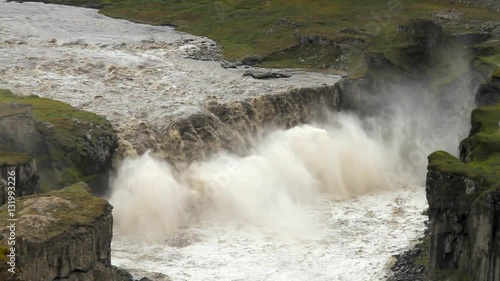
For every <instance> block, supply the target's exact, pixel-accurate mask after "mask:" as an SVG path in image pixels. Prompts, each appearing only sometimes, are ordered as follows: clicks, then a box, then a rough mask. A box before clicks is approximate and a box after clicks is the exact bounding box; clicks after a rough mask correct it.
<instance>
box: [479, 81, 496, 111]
mask: <svg viewBox="0 0 500 281" xmlns="http://www.w3.org/2000/svg"><path fill="white" fill-rule="evenodd" d="M499 102H500V77H491V78H490V79H488V80H487V81H486V82H484V83H483V84H481V85H480V86H479V89H478V90H477V93H476V104H477V105H479V106H487V105H495V104H497V103H499Z"/></svg>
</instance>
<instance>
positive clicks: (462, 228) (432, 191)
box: [426, 105, 500, 281]
mask: <svg viewBox="0 0 500 281" xmlns="http://www.w3.org/2000/svg"><path fill="white" fill-rule="evenodd" d="M499 123H500V105H496V106H490V107H482V108H478V109H476V110H474V112H473V113H472V129H471V134H470V136H469V137H468V138H467V139H465V140H464V141H462V143H461V145H460V151H461V157H460V158H461V159H457V158H455V157H453V156H451V155H449V154H447V153H445V152H442V151H441V152H436V153H434V154H432V155H430V156H429V166H428V174H427V189H426V190H427V200H428V202H429V211H428V215H429V221H430V223H429V253H428V254H429V266H430V268H429V270H428V275H429V279H430V280H447V278H449V276H450V274H454V276H456V277H455V279H452V280H473V281H483V280H484V281H498V280H500V173H499V171H500V158H499V155H500V154H499V153H500V128H499ZM457 272H458V273H457ZM457 274H458V275H457ZM460 278H462V279H460Z"/></svg>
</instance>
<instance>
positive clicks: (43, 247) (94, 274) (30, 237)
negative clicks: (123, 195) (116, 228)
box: [0, 183, 131, 281]
mask: <svg viewBox="0 0 500 281" xmlns="http://www.w3.org/2000/svg"><path fill="white" fill-rule="evenodd" d="M111 210H112V207H111V205H109V203H108V202H107V201H106V200H104V199H100V198H97V197H94V196H92V195H91V194H90V193H89V192H88V187H87V186H86V185H85V184H83V183H80V184H75V185H72V186H70V187H66V188H64V189H61V190H58V191H53V192H49V193H44V194H40V195H34V196H26V197H21V198H18V199H17V203H16V218H17V222H16V225H15V234H16V236H15V247H16V250H15V253H16V254H15V255H16V260H15V268H16V272H17V273H16V274H15V275H13V274H11V273H9V272H8V271H7V269H8V268H6V267H7V266H10V265H7V263H5V262H2V263H1V265H0V267H2V270H1V273H0V274H1V275H0V279H1V280H26V281H48V280H49V281H52V280H59V281H62V280H80V281H82V280H102V281H104V280H106V281H121V280H131V278H130V277H129V278H128V279H127V277H123V276H120V274H118V273H117V271H116V269H114V268H113V267H112V266H111V249H110V245H111V238H112V228H113V217H112V215H111ZM0 217H1V218H2V219H1V222H0V226H1V227H0V234H1V235H0V241H1V243H0V244H1V245H7V243H6V240H7V237H9V235H10V233H9V229H8V228H7V225H8V222H7V208H6V207H2V208H1V209H0ZM2 247H3V248H2V252H3V253H2V254H0V260H6V255H9V254H10V250H6V249H5V247H4V246H2ZM4 269H5V270H4Z"/></svg>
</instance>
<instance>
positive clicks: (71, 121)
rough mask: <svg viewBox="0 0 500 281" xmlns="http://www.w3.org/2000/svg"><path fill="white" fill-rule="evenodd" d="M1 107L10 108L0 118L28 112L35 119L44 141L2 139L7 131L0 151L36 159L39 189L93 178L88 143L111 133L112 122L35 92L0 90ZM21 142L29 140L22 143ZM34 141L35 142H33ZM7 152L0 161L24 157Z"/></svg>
mask: <svg viewBox="0 0 500 281" xmlns="http://www.w3.org/2000/svg"><path fill="white" fill-rule="evenodd" d="M2 108H11V109H12V110H11V111H10V113H9V114H8V115H7V114H3V115H2V116H0V118H2V117H6V116H10V115H12V114H28V115H30V116H32V118H33V119H34V120H35V121H37V122H36V125H35V128H34V130H36V131H37V133H38V134H40V135H41V136H42V138H43V139H44V141H42V142H40V141H37V140H24V139H23V140H20V139H17V140H15V141H9V140H8V139H5V137H6V136H7V137H8V135H9V132H7V134H5V136H4V139H3V141H4V142H3V143H2V141H1V140H2V136H0V151H6V152H9V151H10V152H22V153H30V154H32V155H33V156H34V157H35V158H36V160H37V163H38V168H39V173H40V176H41V185H42V189H43V190H45V191H47V190H50V189H54V188H57V187H60V186H62V185H67V184H71V183H74V182H77V181H88V180H90V179H92V178H93V177H94V176H95V175H94V173H95V172H96V171H91V169H89V167H88V166H89V165H87V162H88V161H89V159H91V153H92V152H91V151H90V150H91V147H92V146H94V145H97V143H96V142H97V141H98V140H97V136H99V137H103V136H114V131H113V128H112V127H111V124H110V123H109V122H108V121H107V120H106V119H105V118H104V117H102V116H99V115H96V114H94V113H90V112H86V111H82V110H78V109H76V108H74V107H72V106H70V105H68V104H65V103H62V102H59V101H55V100H51V99H46V98H40V97H38V96H17V95H14V94H13V93H12V92H10V91H9V90H0V109H2ZM20 125H21V124H20ZM32 129H33V128H32ZM15 137H16V136H15ZM89 138H90V139H89ZM24 142H28V143H31V144H27V145H21V143H24ZM34 142H37V143H36V144H33V143H34ZM111 145H112V144H110V146H111ZM16 146H18V147H16ZM23 146H24V147H23ZM6 152H4V153H2V154H0V162H2V161H4V162H8V163H13V162H17V161H19V160H20V157H21V160H22V157H24V156H22V155H19V154H16V153H12V154H10V156H11V158H9V154H6Z"/></svg>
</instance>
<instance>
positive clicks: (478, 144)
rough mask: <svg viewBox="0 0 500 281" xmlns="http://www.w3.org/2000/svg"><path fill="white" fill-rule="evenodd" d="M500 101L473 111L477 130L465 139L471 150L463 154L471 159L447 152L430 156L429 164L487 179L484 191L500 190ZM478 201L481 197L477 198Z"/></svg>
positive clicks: (443, 169)
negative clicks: (463, 160) (461, 158)
mask: <svg viewBox="0 0 500 281" xmlns="http://www.w3.org/2000/svg"><path fill="white" fill-rule="evenodd" d="M499 122H500V104H497V105H496V106H489V107H481V108H477V109H475V110H474V111H473V112H472V128H473V131H475V134H473V135H472V136H470V137H469V138H467V139H465V140H463V141H462V143H461V147H462V148H465V149H466V150H467V153H466V154H467V155H463V157H464V158H465V160H466V162H467V163H464V162H462V161H460V160H459V159H457V158H455V157H454V156H452V155H450V154H448V153H446V152H444V151H438V152H434V153H433V154H431V155H430V156H429V168H433V169H437V170H440V171H444V172H447V173H451V174H457V175H463V176H467V177H469V178H471V179H476V180H484V181H485V182H486V183H487V186H486V187H485V188H484V190H483V193H482V194H479V197H480V196H481V195H484V194H485V193H484V192H491V191H494V190H500V173H499V172H498V171H500V128H499ZM476 202H477V200H476Z"/></svg>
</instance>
